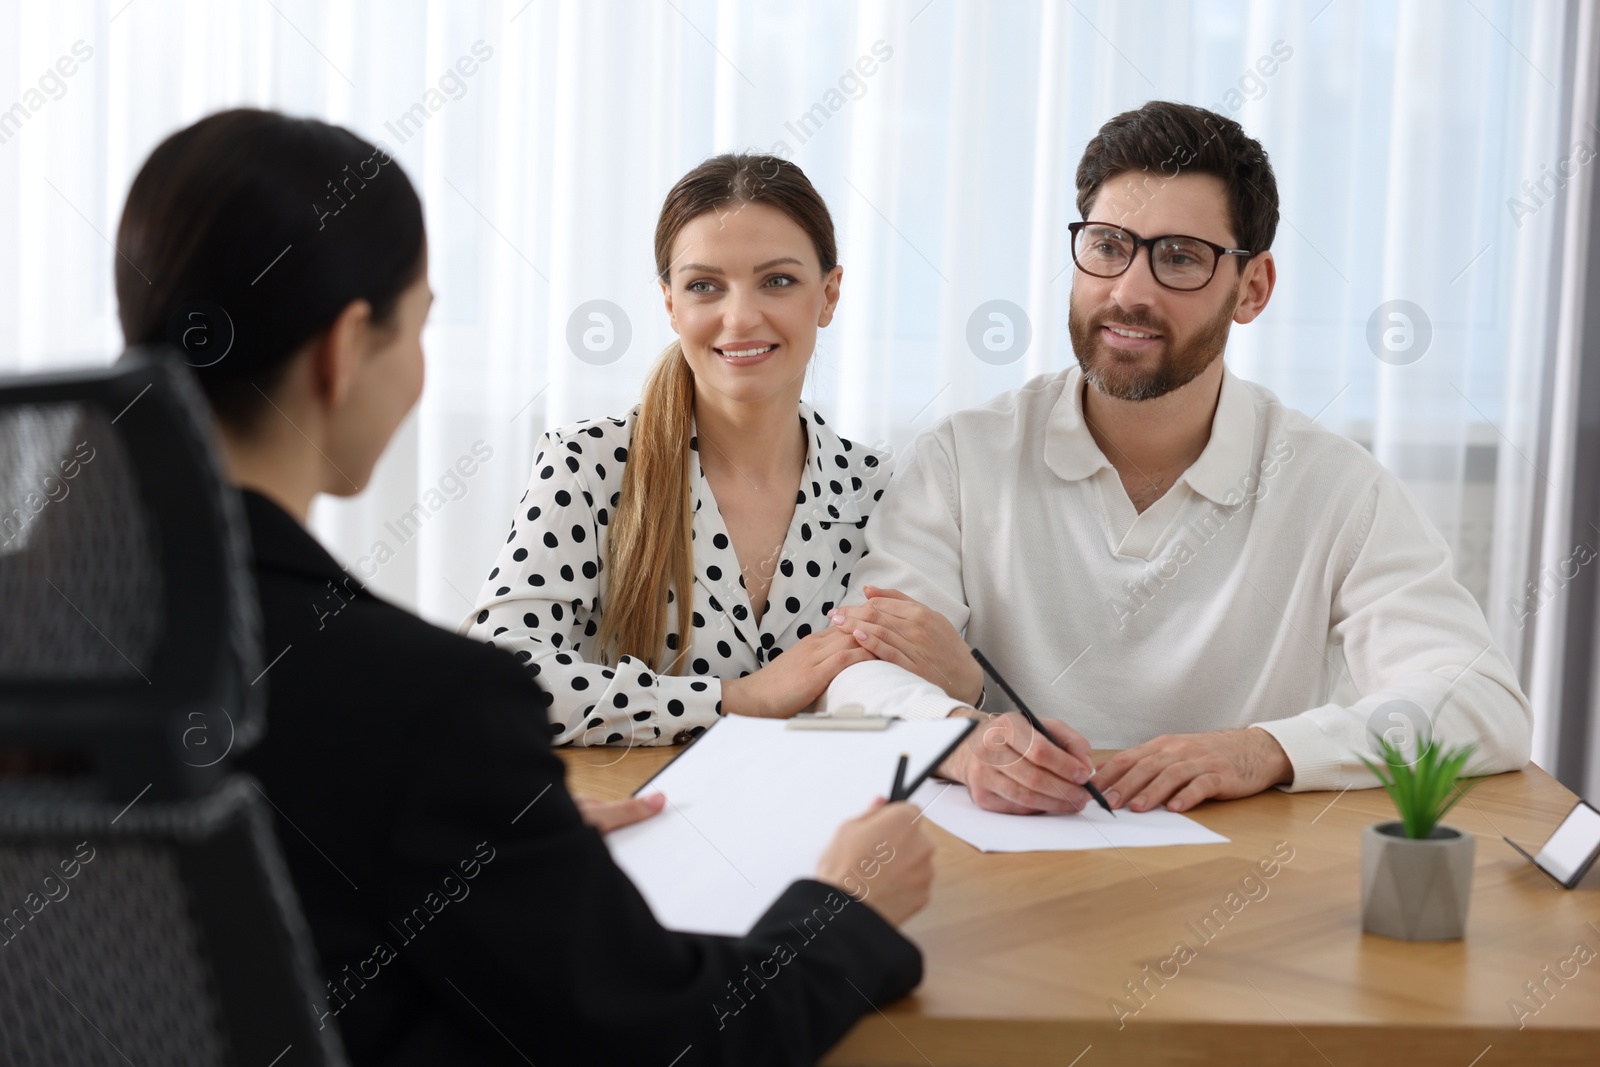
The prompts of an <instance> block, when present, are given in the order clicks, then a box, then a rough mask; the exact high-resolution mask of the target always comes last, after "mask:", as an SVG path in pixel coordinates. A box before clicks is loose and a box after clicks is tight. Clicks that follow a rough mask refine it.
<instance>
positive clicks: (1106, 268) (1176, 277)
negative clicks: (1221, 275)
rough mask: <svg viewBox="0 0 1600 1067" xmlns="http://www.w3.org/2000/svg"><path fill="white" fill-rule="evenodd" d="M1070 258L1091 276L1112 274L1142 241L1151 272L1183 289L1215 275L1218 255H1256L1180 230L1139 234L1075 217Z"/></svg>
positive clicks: (1121, 268) (1130, 258)
mask: <svg viewBox="0 0 1600 1067" xmlns="http://www.w3.org/2000/svg"><path fill="white" fill-rule="evenodd" d="M1067 230H1068V231H1069V232H1070V233H1071V234H1072V262H1073V263H1074V264H1076V265H1077V268H1078V269H1079V270H1081V271H1083V273H1085V274H1091V275H1093V276H1094V277H1096V278H1116V277H1119V276H1120V275H1122V274H1125V273H1127V270H1128V268H1129V267H1131V266H1133V260H1134V257H1135V256H1137V255H1138V254H1139V249H1140V248H1141V247H1144V248H1147V249H1149V253H1150V274H1151V276H1152V277H1154V278H1155V280H1156V281H1158V282H1160V283H1161V284H1162V285H1164V286H1166V287H1167V288H1168V289H1176V290H1178V291H1179V292H1183V293H1188V292H1193V291H1194V290H1196V289H1204V288H1205V287H1206V286H1207V285H1209V284H1210V283H1211V279H1212V278H1213V277H1215V276H1216V273H1217V264H1218V263H1221V262H1222V257H1223V256H1244V257H1245V258H1246V259H1248V258H1250V257H1251V256H1253V255H1255V253H1254V252H1251V251H1248V250H1247V249H1243V248H1228V247H1226V246H1225V245H1219V244H1215V243H1214V242H1211V241H1207V240H1204V239H1203V238H1200V237H1189V236H1186V235H1184V234H1181V233H1169V234H1163V235H1162V236H1160V237H1140V236H1139V235H1138V234H1136V233H1134V232H1133V231H1132V230H1130V229H1127V228H1126V227H1123V226H1113V225H1112V224H1111V223H1109V222H1074V223H1073V224H1072V225H1070V226H1068V227H1067Z"/></svg>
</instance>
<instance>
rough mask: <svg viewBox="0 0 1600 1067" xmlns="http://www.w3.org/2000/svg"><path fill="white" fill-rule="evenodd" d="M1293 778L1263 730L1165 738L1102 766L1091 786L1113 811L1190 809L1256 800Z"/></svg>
mask: <svg viewBox="0 0 1600 1067" xmlns="http://www.w3.org/2000/svg"><path fill="white" fill-rule="evenodd" d="M1293 780H1294V767H1293V765H1291V764H1290V762H1289V757H1288V756H1287V755H1286V754H1285V753H1284V751H1283V748H1282V746H1281V745H1279V744H1278V741H1277V739H1276V738H1275V737H1273V736H1272V735H1271V734H1269V733H1267V731H1265V730H1257V729H1255V728H1254V727H1246V728H1245V729H1243V730H1220V731H1217V732H1215V733H1204V734H1164V735H1162V736H1161V737H1157V738H1155V739H1153V740H1150V741H1146V742H1145V743H1144V744H1142V745H1135V746H1134V747H1132V748H1130V749H1125V750H1124V751H1122V752H1119V753H1117V755H1115V756H1113V757H1111V758H1110V759H1108V760H1107V761H1106V762H1104V763H1102V764H1101V765H1100V768H1099V772H1098V773H1097V774H1096V775H1095V778H1094V784H1095V785H1096V786H1097V787H1098V788H1099V790H1100V792H1101V793H1102V794H1104V795H1105V798H1106V802H1107V803H1109V804H1110V805H1111V806H1112V807H1113V808H1121V807H1125V808H1127V809H1128V810H1129V811H1149V810H1150V809H1152V808H1156V807H1160V806H1161V805H1162V804H1165V805H1166V807H1167V810H1168V811H1188V810H1189V809H1190V808H1192V807H1194V806H1195V805H1196V804H1198V803H1200V802H1201V801H1202V800H1207V799H1213V798H1214V799H1217V800H1232V799H1234V798H1236V797H1248V796H1254V795H1255V794H1256V793H1259V792H1261V791H1262V790H1264V789H1266V788H1268V787H1269V786H1274V785H1278V784H1280V783H1285V782H1291V781H1293Z"/></svg>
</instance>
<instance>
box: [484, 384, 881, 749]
mask: <svg viewBox="0 0 1600 1067" xmlns="http://www.w3.org/2000/svg"><path fill="white" fill-rule="evenodd" d="M638 414H639V412H638V408H635V409H634V410H633V412H632V413H630V414H629V416H628V417H627V418H625V419H599V420H584V421H582V422H579V423H576V424H574V425H572V426H568V427H565V428H563V429H559V430H551V431H550V432H548V433H546V434H545V435H544V436H543V437H541V438H540V439H539V443H538V446H537V449H536V455H535V456H534V460H533V471H532V473H531V475H530V476H529V479H528V489H527V491H526V492H525V493H523V495H522V499H521V500H520V501H518V503H517V506H516V509H515V511H514V513H513V515H512V518H511V530H510V533H509V534H508V535H507V537H506V542H505V545H504V547H503V548H502V549H501V550H500V556H499V558H498V559H497V560H496V561H495V567H494V569H493V570H492V571H490V572H489V577H488V580H487V581H486V582H485V583H484V586H483V590H482V592H481V593H479V595H478V604H477V607H476V608H474V609H473V612H472V614H471V615H470V616H469V617H468V618H467V620H466V621H465V622H463V623H462V625H461V630H462V632H463V633H466V634H468V635H470V636H472V637H476V638H478V639H480V640H483V641H488V642H490V643H491V644H494V645H496V646H498V647H500V648H504V649H507V650H508V651H510V652H512V653H514V654H515V655H516V657H517V658H518V659H520V660H522V661H523V662H524V663H526V664H527V665H528V669H529V670H530V671H532V672H533V673H534V675H536V676H537V677H538V679H539V682H540V684H541V686H542V687H543V689H544V691H545V696H546V700H547V701H549V702H550V704H549V714H550V731H551V734H552V735H553V736H552V741H553V742H554V743H556V744H563V743H566V742H572V743H574V744H579V745H601V744H635V745H664V744H675V743H680V742H683V741H687V740H688V739H689V738H691V737H694V736H696V735H698V734H699V733H700V732H701V731H702V730H704V729H705V727H707V726H709V725H710V724H711V723H713V722H715V721H716V719H717V716H719V715H720V714H722V683H721V682H720V681H719V679H721V678H734V677H743V676H745V675H747V674H749V673H751V672H752V671H756V670H759V669H760V668H761V667H762V666H763V665H765V664H766V663H768V662H770V661H772V660H774V659H777V658H778V656H780V655H782V653H783V651H784V650H785V649H787V648H789V647H790V646H792V645H793V644H794V643H795V642H797V641H799V640H801V639H802V638H804V637H805V636H806V635H808V634H810V633H812V632H813V631H814V630H817V629H819V628H821V627H823V626H827V625H828V617H827V616H828V612H829V611H831V610H833V608H834V606H835V605H837V604H839V603H841V602H843V600H844V595H845V590H846V589H848V588H849V585H850V575H851V572H852V571H853V570H854V569H855V565H856V562H857V561H858V560H860V559H861V557H862V555H863V554H864V553H865V551H866V546H865V544H864V537H863V533H864V530H865V527H866V525H867V518H868V516H869V515H870V514H871V513H872V509H873V508H874V506H876V504H877V502H878V500H879V498H880V497H882V496H883V490H884V487H885V486H886V485H888V482H889V463H888V459H889V457H888V454H887V453H885V452H881V451H878V450H875V449H872V448H868V447H865V446H862V445H860V444H857V443H855V442H852V441H847V440H845V439H843V438H841V437H839V436H838V435H837V434H835V433H834V432H833V431H832V430H830V429H828V427H827V426H826V425H825V424H824V423H823V420H822V416H820V415H818V414H817V413H816V412H814V411H813V410H812V409H811V408H810V406H809V405H807V404H801V405H800V412H799V417H800V425H801V428H802V430H803V431H804V433H805V437H806V467H805V470H806V473H805V475H804V476H802V478H801V479H800V492H799V494H798V496H797V497H796V500H795V509H794V518H793V520H792V521H791V522H790V524H789V530H788V533H787V535H786V536H785V539H784V542H783V548H782V550H781V551H780V553H779V554H778V557H777V560H776V568H775V570H774V571H773V575H772V586H771V589H770V591H769V592H768V594H767V610H766V613H765V614H764V615H763V616H762V617H761V621H760V622H759V623H757V622H756V621H755V613H754V612H753V611H752V610H751V606H750V598H749V596H748V595H747V594H746V592H745V584H744V579H743V578H742V577H741V576H740V573H739V558H738V556H737V554H736V553H735V552H734V549H733V544H732V542H730V541H729V539H728V531H727V528H726V527H725V526H724V525H723V522H722V516H721V514H720V512H719V511H718V510H717V502H716V498H715V497H714V496H713V495H712V492H711V486H710V485H709V484H708V483H707V482H706V477H705V471H704V470H702V469H701V467H700V463H699V457H698V451H699V445H698V441H697V440H695V439H694V438H691V439H690V443H689V447H690V449H691V450H692V452H693V453H694V455H693V458H694V462H692V463H691V464H690V466H691V468H692V471H691V483H690V491H691V492H692V493H693V496H694V499H693V502H692V507H693V508H694V522H693V526H692V537H693V542H692V546H693V552H694V603H693V607H692V618H691V625H690V626H689V627H688V635H687V636H688V642H689V654H688V656H687V657H686V660H685V664H684V666H683V668H682V669H683V671H684V673H683V674H681V675H668V674H658V673H657V672H656V671H653V670H651V669H650V668H649V667H648V666H647V665H646V664H645V663H643V662H642V661H640V660H637V659H635V658H633V657H632V656H623V657H622V659H621V661H620V662H618V663H616V664H614V665H607V664H604V663H602V662H600V658H599V654H598V652H597V650H596V648H595V644H594V642H595V637H596V634H597V633H598V632H599V629H600V620H601V618H602V616H603V615H604V612H605V601H606V580H607V576H606V573H605V566H604V558H605V545H606V526H607V523H608V522H609V521H610V518H611V515H612V513H613V512H614V511H615V510H616V507H617V501H618V500H620V499H621V492H622V474H623V471H624V469H625V468H626V467H627V463H628V446H629V444H630V443H631V442H632V439H633V425H634V421H635V420H636V419H637V418H638ZM668 603H669V608H668V622H669V626H668V630H669V633H668V637H667V641H666V645H665V647H664V648H663V649H662V650H661V655H659V656H658V657H657V659H658V662H662V663H666V662H670V660H671V657H672V655H673V654H675V653H676V650H677V646H676V642H675V638H674V635H673V633H672V631H674V630H676V629H677V627H678V613H679V611H680V610H681V608H682V604H681V603H680V602H679V601H678V600H677V598H676V596H671V597H669V601H668Z"/></svg>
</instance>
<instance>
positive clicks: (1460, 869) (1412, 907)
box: [1361, 733, 1477, 941]
mask: <svg viewBox="0 0 1600 1067" xmlns="http://www.w3.org/2000/svg"><path fill="white" fill-rule="evenodd" d="M1373 741H1374V744H1375V746H1376V747H1377V748H1378V750H1379V752H1380V753H1381V754H1382V756H1383V763H1382V764H1381V765H1380V764H1378V763H1374V762H1373V761H1371V760H1368V759H1366V758H1365V757H1363V758H1362V762H1363V763H1365V764H1366V765H1367V768H1368V769H1369V770H1370V771H1372V773H1373V774H1375V775H1377V777H1378V781H1380V782H1381V783H1383V788H1384V789H1385V790H1386V791H1387V792H1388V794H1389V797H1390V799H1391V800H1393V801H1394V806H1395V810H1396V811H1398V812H1399V814H1400V818H1399V819H1398V820H1395V821H1394V822H1383V823H1378V824H1376V825H1374V826H1369V827H1367V828H1366V830H1364V831H1362V835H1361V928H1362V929H1363V930H1365V931H1366V932H1367V933H1369V934H1382V935H1383V936H1385V937H1395V938H1400V939H1401V940H1405V941H1449V940H1454V939H1456V938H1459V937H1461V936H1462V935H1463V934H1464V933H1465V932H1466V926H1467V905H1468V903H1469V901H1470V899H1471V896H1472V857H1473V844H1474V838H1473V836H1472V835H1471V834H1469V833H1464V832H1462V831H1461V830H1457V829H1455V828H1454V827H1452V826H1442V825H1440V823H1439V820H1440V819H1442V818H1444V816H1445V813H1446V812H1448V811H1449V810H1450V809H1451V808H1453V807H1455V806H1456V804H1457V803H1458V802H1459V801H1460V800H1461V798H1462V797H1463V796H1464V795H1465V790H1464V789H1462V788H1461V787H1460V779H1461V778H1462V772H1463V771H1464V770H1465V768H1466V765H1467V760H1469V759H1470V758H1471V757H1472V753H1473V752H1474V751H1475V750H1476V748H1477V746H1476V745H1472V744H1468V745H1462V746H1459V747H1454V748H1445V747H1444V746H1443V745H1441V744H1439V743H1438V742H1437V741H1432V740H1430V741H1429V742H1428V743H1426V744H1425V745H1424V746H1423V747H1421V748H1420V749H1417V750H1414V751H1415V752H1416V755H1415V757H1414V758H1412V759H1410V760H1408V759H1407V758H1406V757H1407V755H1408V753H1407V752H1406V751H1405V749H1403V748H1402V747H1400V746H1399V745H1396V744H1394V743H1393V742H1392V741H1391V740H1390V739H1389V738H1387V737H1385V736H1383V735H1379V734H1376V733H1375V734H1374V736H1373Z"/></svg>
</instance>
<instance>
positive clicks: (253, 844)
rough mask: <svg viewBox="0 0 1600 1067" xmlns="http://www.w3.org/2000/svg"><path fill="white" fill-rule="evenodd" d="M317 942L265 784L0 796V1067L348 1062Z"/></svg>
mask: <svg viewBox="0 0 1600 1067" xmlns="http://www.w3.org/2000/svg"><path fill="white" fill-rule="evenodd" d="M310 944H311V939H310V935H309V933H308V931H307V930H306V927H305V920H304V918H303V917H302V916H301V913H300V907H299V902H298V901H297V900H296V898H295V895H294V889H293V886H292V885H291V883H290V880H289V873H288V868H287V867H285V865H284V862H283V858H282V855H281V853H280V852H279V851H278V845H277V841H276V840H275V839H274V837H273V834H272V820H271V813H270V811H269V810H268V809H267V804H266V801H265V800H264V798H263V796H262V794H261V793H260V792H258V787H257V786H256V784H255V782H254V781H253V780H252V779H250V778H248V777H246V776H244V775H236V776H232V777H230V778H228V779H226V780H225V781H224V782H223V783H222V784H221V785H220V786H218V787H217V788H216V789H214V790H213V791H212V792H211V793H209V794H208V795H206V796H204V797H201V798H185V799H180V800H151V799H149V798H148V796H146V797H143V798H140V799H139V800H137V801H136V802H135V803H133V804H132V805H117V804H107V803H105V802H104V801H103V800H101V799H99V798H98V797H96V796H94V795H93V793H92V792H89V791H85V790H82V789H80V788H78V787H76V786H74V785H73V784H71V783H63V782H47V781H46V782H34V781H22V782H10V783H5V784H3V785H0V1004H3V1005H5V1009H4V1021H3V1022H0V1063H4V1064H7V1065H8V1067H31V1065H35V1064H36V1065H38V1067H45V1065H50V1064H63V1063H70V1064H75V1065H83V1067H87V1065H90V1064H105V1065H106V1067H123V1065H125V1064H127V1063H136V1064H193V1065H196V1067H201V1065H207V1067H209V1065H217V1067H222V1065H232V1064H255V1065H259V1067H266V1065H268V1064H271V1065H273V1067H302V1065H303V1067H321V1065H328V1064H343V1063H345V1058H344V1053H343V1050H342V1046H341V1045H340V1043H339V1039H338V1032H337V1028H336V1027H335V1026H334V1025H333V1024H332V1021H331V1020H332V1016H327V1017H326V1018H322V1013H324V1012H326V1011H327V1008H326V1006H325V997H324V994H323V993H322V990H321V986H320V983H319V981H318V979H317V976H316V975H317V969H316V964H315V960H314V957H313V955H312V952H311V949H310Z"/></svg>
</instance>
